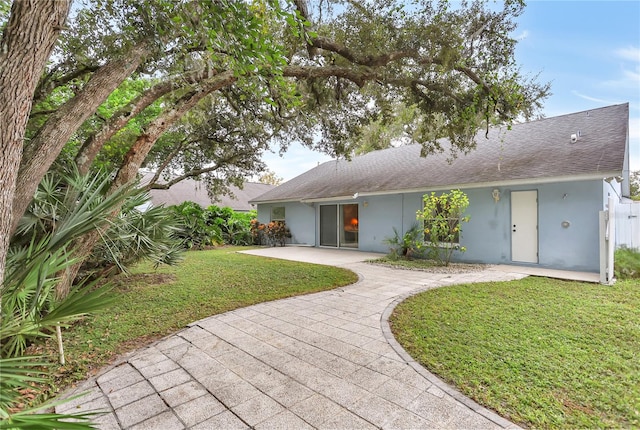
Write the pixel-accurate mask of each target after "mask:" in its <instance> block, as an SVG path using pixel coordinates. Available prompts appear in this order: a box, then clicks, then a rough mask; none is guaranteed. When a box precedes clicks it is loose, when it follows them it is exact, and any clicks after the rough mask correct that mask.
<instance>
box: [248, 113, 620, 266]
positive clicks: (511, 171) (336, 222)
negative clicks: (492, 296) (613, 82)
mask: <svg viewBox="0 0 640 430" xmlns="http://www.w3.org/2000/svg"><path fill="white" fill-rule="evenodd" d="M485 134H486V131H485V130H483V131H480V132H479V133H478V136H477V137H476V141H477V148H476V149H475V150H473V151H471V152H470V153H469V154H467V155H459V156H458V157H457V158H455V159H454V160H453V161H451V160H450V158H451V157H450V154H449V153H448V152H447V151H445V153H443V154H436V155H429V156H427V157H424V158H423V157H420V149H421V147H420V145H406V146H399V147H395V148H390V149H385V150H380V151H374V152H371V153H368V154H366V155H363V156H358V157H354V158H353V159H352V160H350V161H347V160H335V161H329V162H326V163H324V164H321V165H319V166H317V167H315V168H313V169H311V170H309V171H308V172H306V173H303V174H302V175H300V176H298V177H296V178H294V179H292V180H290V181H287V182H285V183H284V184H282V185H280V186H278V187H276V188H274V189H272V190H270V191H268V192H266V193H265V194H262V195H261V196H260V197H258V198H255V199H253V200H252V202H251V203H255V204H257V208H258V220H259V221H260V222H262V223H267V222H269V221H273V220H283V221H285V222H286V224H287V226H288V227H289V229H290V231H291V234H292V237H291V243H293V244H306V245H310V246H316V247H334V248H335V247H337V248H349V249H359V250H362V251H373V252H388V251H389V247H388V245H386V244H385V243H384V242H383V241H384V239H385V238H389V237H393V235H394V232H393V228H394V227H395V228H396V229H397V231H398V232H400V233H401V234H403V233H404V232H406V231H407V230H408V229H409V228H410V227H411V225H412V224H414V223H415V222H416V212H417V211H418V210H420V209H421V208H422V205H423V195H425V194H427V193H431V192H432V191H435V192H436V193H438V192H446V191H449V190H452V189H460V190H462V191H463V192H465V193H466V194H467V196H468V198H469V207H468V208H467V211H466V215H469V216H470V221H469V222H468V223H464V224H462V225H461V227H462V234H461V235H460V237H459V245H460V246H464V247H465V248H466V252H464V253H460V252H457V253H456V254H455V257H454V259H455V260H457V261H463V262H481V263H490V264H517V265H537V266H539V267H543V268H551V269H563V270H575V271H587V272H598V271H599V270H600V258H601V251H600V238H601V235H603V234H606V233H604V232H602V226H601V222H602V221H601V220H600V219H599V218H600V215H599V213H600V212H601V211H603V210H605V209H606V208H607V205H608V201H610V200H609V199H610V198H613V201H614V202H615V203H618V202H620V201H622V200H623V199H624V198H625V197H628V196H629V105H628V104H620V105H614V106H608V107H604V108H599V109H593V110H589V111H584V112H578V113H573V114H568V115H562V116H558V117H553V118H545V119H541V120H537V121H531V122H527V123H522V124H516V125H513V127H512V128H511V129H510V130H507V129H506V127H505V128H502V129H500V128H494V129H490V130H489V133H488V136H485ZM444 144H445V145H446V142H444Z"/></svg>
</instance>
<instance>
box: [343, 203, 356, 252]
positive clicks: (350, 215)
mask: <svg viewBox="0 0 640 430" xmlns="http://www.w3.org/2000/svg"><path fill="white" fill-rule="evenodd" d="M340 209H341V210H340V224H339V228H340V246H341V247H346V248H357V247H358V205H357V204H349V205H340Z"/></svg>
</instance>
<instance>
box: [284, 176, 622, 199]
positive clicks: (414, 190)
mask: <svg viewBox="0 0 640 430" xmlns="http://www.w3.org/2000/svg"><path fill="white" fill-rule="evenodd" d="M618 175H620V171H617V170H613V171H610V172H600V173H598V174H595V175H594V174H591V175H579V176H560V177H554V178H540V179H533V180H511V181H493V182H481V183H460V184H451V185H437V186H432V187H420V188H405V189H399V190H389V191H369V192H366V191H365V192H360V193H358V196H359V197H369V196H381V195H388V194H400V193H419V192H427V191H439V190H451V189H476V188H501V187H502V188H504V187H513V186H517V185H541V184H551V183H559V182H576V181H587V180H604V179H605V178H608V177H611V176H618ZM349 198H351V197H349ZM289 201H291V200H289ZM316 201H317V200H316Z"/></svg>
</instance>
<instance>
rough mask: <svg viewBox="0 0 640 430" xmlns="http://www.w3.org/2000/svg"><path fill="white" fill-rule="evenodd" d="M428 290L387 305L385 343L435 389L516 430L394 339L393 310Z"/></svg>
mask: <svg viewBox="0 0 640 430" xmlns="http://www.w3.org/2000/svg"><path fill="white" fill-rule="evenodd" d="M428 290H429V288H425V289H421V290H418V291H414V292H412V293H409V294H405V295H404V296H401V297H398V298H397V299H395V300H394V301H393V302H391V303H390V304H389V306H387V308H386V309H385V310H384V312H383V313H382V317H381V318H380V325H381V328H382V333H383V335H384V337H385V339H386V340H387V342H388V343H389V345H390V346H391V348H393V350H394V351H395V352H396V353H397V354H398V355H399V356H400V357H402V359H403V360H405V361H406V362H407V364H409V366H411V367H412V368H413V369H414V370H415V371H416V372H417V373H419V374H420V375H421V376H422V377H424V378H425V379H426V380H427V381H429V382H431V383H432V384H433V385H435V386H436V387H438V388H439V389H441V390H442V391H444V392H445V393H447V394H448V395H450V396H451V397H453V398H454V399H456V400H457V401H459V402H460V403H462V404H463V405H465V406H467V407H468V408H469V409H471V410H472V411H474V412H476V413H478V414H480V415H482V416H483V417H485V418H486V419H488V420H490V421H492V422H493V423H495V424H496V425H497V426H500V427H502V428H505V429H517V428H520V427H518V426H516V425H515V424H514V423H512V422H511V421H509V420H507V419H505V418H502V417H501V416H500V415H498V414H497V413H495V412H493V411H492V410H490V409H487V408H485V407H484V406H482V405H480V404H478V403H476V402H475V401H473V400H472V399H470V398H469V397H467V396H465V395H464V394H462V393H461V392H460V391H458V390H457V389H456V388H454V387H453V386H451V385H449V384H447V383H446V382H444V381H443V380H442V379H440V378H439V377H437V376H436V375H434V374H433V373H431V372H429V371H428V370H427V368H425V367H424V366H423V365H422V364H420V363H418V362H417V361H416V360H414V359H413V357H411V355H409V353H408V352H407V351H406V350H405V349H404V348H403V347H402V345H400V343H399V342H398V341H397V340H396V338H395V336H394V335H393V332H392V330H391V325H390V324H389V317H391V314H392V313H393V310H394V309H395V308H396V307H397V306H398V305H399V304H400V303H402V302H404V301H405V300H406V299H408V298H409V297H412V296H415V295H417V294H420V293H423V292H425V291H428Z"/></svg>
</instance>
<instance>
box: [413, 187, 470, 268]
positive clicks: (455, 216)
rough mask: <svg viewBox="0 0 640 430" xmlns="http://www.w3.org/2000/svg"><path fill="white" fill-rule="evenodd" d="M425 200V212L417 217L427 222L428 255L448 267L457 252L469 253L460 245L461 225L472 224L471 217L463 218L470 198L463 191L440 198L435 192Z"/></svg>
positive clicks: (445, 194)
mask: <svg viewBox="0 0 640 430" xmlns="http://www.w3.org/2000/svg"><path fill="white" fill-rule="evenodd" d="M423 200H424V209H423V210H421V211H418V212H417V214H416V218H417V219H418V221H423V222H424V232H425V244H426V246H427V247H428V249H429V252H428V255H429V257H430V258H432V259H434V260H436V261H438V262H439V263H440V264H442V265H445V266H448V265H449V263H450V262H451V257H452V256H453V252H454V251H456V250H457V251H460V252H464V251H466V249H465V248H464V247H463V246H460V237H461V233H462V228H461V227H460V225H461V224H462V223H463V222H469V216H462V215H463V214H464V211H465V210H466V209H467V207H468V206H469V199H468V197H467V195H466V194H465V193H463V192H462V191H460V190H451V192H450V193H442V194H440V195H439V196H438V195H436V193H435V192H432V193H431V194H425V195H424V197H423Z"/></svg>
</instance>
